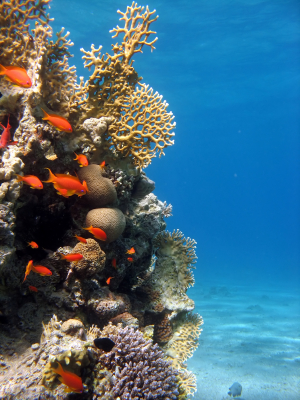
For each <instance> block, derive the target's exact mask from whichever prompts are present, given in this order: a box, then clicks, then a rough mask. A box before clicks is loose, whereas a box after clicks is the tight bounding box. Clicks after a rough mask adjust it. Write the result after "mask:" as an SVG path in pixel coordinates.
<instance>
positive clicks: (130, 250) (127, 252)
mask: <svg viewBox="0 0 300 400" xmlns="http://www.w3.org/2000/svg"><path fill="white" fill-rule="evenodd" d="M134 253H135V250H134V247H131V249H129V250H127V251H126V254H134Z"/></svg>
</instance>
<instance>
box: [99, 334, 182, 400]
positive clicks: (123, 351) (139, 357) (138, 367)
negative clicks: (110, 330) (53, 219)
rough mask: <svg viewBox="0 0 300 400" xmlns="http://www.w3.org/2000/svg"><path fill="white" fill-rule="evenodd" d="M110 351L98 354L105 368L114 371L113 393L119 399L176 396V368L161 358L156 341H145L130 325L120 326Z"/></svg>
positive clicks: (146, 399) (170, 398)
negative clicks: (153, 342) (154, 342)
mask: <svg viewBox="0 0 300 400" xmlns="http://www.w3.org/2000/svg"><path fill="white" fill-rule="evenodd" d="M109 337H110V339H112V340H113V341H114V342H115V344H116V345H115V347H114V349H113V351H111V352H110V353H107V354H105V355H103V356H102V357H101V362H102V364H104V365H105V366H106V368H107V369H109V370H110V371H113V372H114V378H115V384H114V387H113V393H114V396H115V398H118V397H119V398H120V399H121V400H139V399H145V400H151V399H161V400H162V399H163V400H176V399H178V396H179V392H178V383H177V377H176V372H177V371H176V370H174V369H173V368H172V367H171V366H170V363H168V362H167V361H165V360H164V359H163V355H164V353H163V352H162V351H161V350H160V349H159V346H158V345H157V344H155V345H152V342H151V341H150V340H148V341H146V340H145V339H144V337H143V335H142V333H141V332H139V331H138V330H134V329H133V328H129V327H126V328H120V329H119V330H118V333H117V334H116V335H114V334H109Z"/></svg>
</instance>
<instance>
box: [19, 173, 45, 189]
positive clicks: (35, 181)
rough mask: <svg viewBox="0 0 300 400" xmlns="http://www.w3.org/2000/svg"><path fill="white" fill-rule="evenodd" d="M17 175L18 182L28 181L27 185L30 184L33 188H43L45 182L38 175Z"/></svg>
mask: <svg viewBox="0 0 300 400" xmlns="http://www.w3.org/2000/svg"><path fill="white" fill-rule="evenodd" d="M16 175H17V177H18V182H21V181H22V182H24V183H26V185H29V186H30V187H31V189H43V184H42V182H41V181H40V180H39V178H38V177H37V176H34V175H25V176H21V175H18V174H16Z"/></svg>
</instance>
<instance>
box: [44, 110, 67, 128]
mask: <svg viewBox="0 0 300 400" xmlns="http://www.w3.org/2000/svg"><path fill="white" fill-rule="evenodd" d="M41 110H42V111H43V113H44V118H42V119H43V120H45V121H48V122H49V124H50V125H52V126H54V127H55V128H56V129H58V130H59V131H63V132H72V126H71V124H70V123H69V121H67V120H66V118H64V117H61V116H60V115H57V114H48V113H46V111H45V110H43V109H41Z"/></svg>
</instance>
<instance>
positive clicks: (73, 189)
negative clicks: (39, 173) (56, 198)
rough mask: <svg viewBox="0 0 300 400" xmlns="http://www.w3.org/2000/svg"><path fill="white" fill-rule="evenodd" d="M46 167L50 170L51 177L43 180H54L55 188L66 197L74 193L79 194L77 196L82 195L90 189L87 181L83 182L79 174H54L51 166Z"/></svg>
mask: <svg viewBox="0 0 300 400" xmlns="http://www.w3.org/2000/svg"><path fill="white" fill-rule="evenodd" d="M46 169H48V170H49V179H48V180H47V181H43V182H45V183H49V182H52V183H53V186H54V188H55V189H56V190H57V191H58V192H59V194H61V195H63V196H64V197H69V196H73V194H77V196H79V197H81V196H83V195H84V194H86V192H88V191H89V190H88V187H87V184H86V181H83V182H82V183H81V182H80V180H79V179H78V178H77V176H72V175H68V174H56V175H54V174H53V173H52V172H51V170H50V169H49V168H46Z"/></svg>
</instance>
